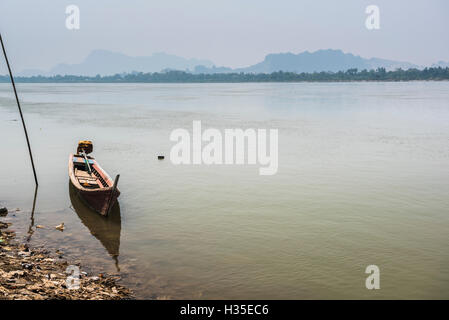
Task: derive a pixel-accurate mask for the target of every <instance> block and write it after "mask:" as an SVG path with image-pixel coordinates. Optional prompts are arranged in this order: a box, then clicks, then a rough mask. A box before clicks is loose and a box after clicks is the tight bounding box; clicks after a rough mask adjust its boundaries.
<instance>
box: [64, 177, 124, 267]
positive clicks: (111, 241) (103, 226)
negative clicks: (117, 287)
mask: <svg viewBox="0 0 449 320" xmlns="http://www.w3.org/2000/svg"><path fill="white" fill-rule="evenodd" d="M69 194H70V201H71V202H72V207H73V209H74V211H75V212H76V214H77V215H78V217H79V218H80V220H81V222H82V223H83V224H84V225H85V226H86V227H87V229H89V231H90V233H91V234H92V235H93V236H94V237H95V238H97V239H98V240H99V241H100V243H101V244H102V245H103V247H104V248H105V249H106V251H107V252H108V253H109V255H110V256H111V257H112V259H113V260H114V261H115V266H116V268H117V271H120V268H119V264H118V257H119V254H120V232H121V228H122V222H121V213H120V204H119V202H118V201H116V202H115V204H114V206H113V207H112V208H111V211H110V212H109V215H108V216H107V217H103V216H101V215H100V214H98V213H97V212H95V211H93V210H92V209H90V208H89V207H88V206H87V205H86V204H85V203H84V202H83V200H82V199H81V198H80V197H79V196H78V192H77V190H76V188H75V187H74V186H73V185H72V183H70V182H69Z"/></svg>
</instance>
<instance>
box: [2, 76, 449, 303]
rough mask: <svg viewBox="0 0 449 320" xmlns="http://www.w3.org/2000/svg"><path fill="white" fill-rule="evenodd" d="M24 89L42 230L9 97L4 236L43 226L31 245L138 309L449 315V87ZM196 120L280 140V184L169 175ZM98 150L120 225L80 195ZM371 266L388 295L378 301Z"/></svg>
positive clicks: (239, 169)
mask: <svg viewBox="0 0 449 320" xmlns="http://www.w3.org/2000/svg"><path fill="white" fill-rule="evenodd" d="M18 89H19V92H20V96H21V99H22V101H23V110H24V113H25V116H26V120H27V124H28V127H29V133H30V137H31V141H32V146H33V152H34V156H35V160H36V166H37V170H38V175H39V181H40V188H39V190H38V196H37V201H36V207H35V212H34V216H33V217H31V215H30V211H31V207H32V204H33V193H34V189H33V176H32V172H31V167H30V164H29V159H28V155H27V149H26V144H25V140H24V135H23V132H22V129H21V123H20V121H17V120H19V118H18V113H17V110H16V107H15V105H14V100H13V95H12V93H11V88H10V86H9V85H7V84H1V85H0V137H1V138H2V139H1V141H2V157H1V162H0V201H5V202H6V203H7V204H8V207H9V208H10V211H11V212H10V213H9V215H8V217H7V218H6V220H8V221H10V222H12V223H13V224H14V228H15V229H16V230H17V232H18V233H19V236H21V237H23V238H24V239H25V238H27V237H29V234H28V231H29V229H30V227H31V231H32V235H31V238H30V241H31V242H32V243H33V244H34V245H36V246H46V247H48V248H50V249H51V250H56V249H61V250H62V251H63V252H64V256H65V257H66V258H69V259H71V260H72V261H75V262H76V261H79V262H82V263H83V264H84V265H89V266H90V268H92V269H94V270H96V271H98V272H104V271H106V272H111V273H120V275H121V276H122V284H125V285H128V286H129V287H131V288H132V289H133V290H134V291H135V292H136V294H137V296H138V297H139V298H158V297H159V298H161V297H168V298H271V299H278V298H289V299H290V298H291V299H309V298H326V299H334V298H343V299H345V298H366V299H369V298H405V299H409V298H446V299H447V298H449V268H448V267H447V266H448V265H449V249H448V248H447V244H448V243H449V214H448V213H449V196H448V195H449V83H448V82H428V83H426V82H412V83H341V84H303V83H302V84H173V85H166V84H138V85H136V84H126V85H116V84H105V85H95V84H85V85H79V84H77V85H71V84H70V85H69V84H57V85H55V84H19V85H18ZM193 120H201V121H202V125H203V127H204V128H208V127H213V128H217V129H220V130H222V129H225V128H242V129H245V128H267V129H269V128H275V129H278V130H279V170H278V173H277V174H276V175H274V176H260V175H259V174H258V168H259V167H258V166H248V165H244V166H202V165H199V166H174V165H172V164H171V162H170V159H169V153H170V148H171V146H172V145H173V144H174V143H173V142H171V141H169V135H170V133H171V131H172V130H174V129H176V128H186V129H188V130H189V131H191V130H192V129H191V128H192V121H193ZM86 138H88V139H91V140H93V141H94V155H95V156H96V159H97V160H98V161H99V162H100V164H101V165H102V167H103V168H105V169H106V170H107V171H108V173H109V174H110V175H111V176H115V175H116V174H118V173H120V175H121V178H120V190H121V192H122V195H121V197H120V202H119V207H117V208H115V216H114V219H110V220H107V221H104V219H103V220H102V219H99V217H96V216H91V215H90V214H89V212H86V210H85V208H83V207H82V203H80V202H79V201H78V200H77V199H76V197H75V198H74V197H73V193H71V192H70V188H69V182H68V175H67V161H68V155H69V153H70V152H73V151H74V150H75V148H76V142H77V141H78V140H80V139H86ZM160 154H163V155H165V156H166V159H165V160H163V161H160V160H158V159H157V155H160ZM15 208H19V209H20V210H19V211H17V212H14V210H13V209H15ZM31 218H33V219H31ZM61 222H64V223H65V226H66V229H65V230H64V232H60V231H58V230H56V229H54V226H56V225H58V224H60V223H61ZM36 225H42V226H44V227H45V228H42V229H40V228H36ZM370 264H375V265H377V266H379V268H380V270H381V290H377V291H369V290H367V289H366V288H365V278H366V276H367V275H365V273H364V271H365V268H366V266H368V265H370Z"/></svg>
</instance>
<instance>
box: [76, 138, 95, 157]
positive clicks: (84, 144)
mask: <svg viewBox="0 0 449 320" xmlns="http://www.w3.org/2000/svg"><path fill="white" fill-rule="evenodd" d="M83 151H84V152H85V153H86V154H89V153H91V152H92V151H94V145H93V144H92V141H89V140H81V141H79V142H78V148H77V149H76V153H77V154H81V153H82V152H83Z"/></svg>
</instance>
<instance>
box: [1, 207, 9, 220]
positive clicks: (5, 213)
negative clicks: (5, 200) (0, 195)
mask: <svg viewBox="0 0 449 320" xmlns="http://www.w3.org/2000/svg"><path fill="white" fill-rule="evenodd" d="M7 214H8V209H7V208H6V207H3V206H2V205H0V217H4V216H6V215H7Z"/></svg>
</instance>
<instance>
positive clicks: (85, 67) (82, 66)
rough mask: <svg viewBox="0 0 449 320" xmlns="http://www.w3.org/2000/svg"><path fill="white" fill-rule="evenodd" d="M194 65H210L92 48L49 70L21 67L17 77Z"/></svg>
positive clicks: (205, 61)
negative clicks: (84, 55) (83, 56)
mask: <svg viewBox="0 0 449 320" xmlns="http://www.w3.org/2000/svg"><path fill="white" fill-rule="evenodd" d="M198 65H204V66H206V67H212V66H213V63H212V62H211V61H209V60H199V59H185V58H182V57H178V56H175V55H171V54H166V53H163V52H160V53H154V54H153V55H151V56H143V57H130V56H127V55H125V54H122V53H117V52H111V51H106V50H95V51H92V52H91V53H90V54H89V55H88V56H87V58H86V59H85V60H84V61H83V62H81V63H79V64H59V65H57V66H55V67H54V68H52V69H51V70H50V71H39V70H23V71H22V72H20V73H18V75H19V76H30V75H38V74H40V75H45V76H52V75H58V74H60V75H85V76H95V75H97V74H100V75H103V76H104V75H114V74H117V73H131V72H133V71H138V72H160V71H161V70H163V69H169V70H193V69H194V68H195V67H196V66H198Z"/></svg>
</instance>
